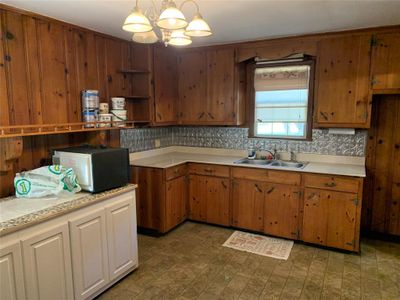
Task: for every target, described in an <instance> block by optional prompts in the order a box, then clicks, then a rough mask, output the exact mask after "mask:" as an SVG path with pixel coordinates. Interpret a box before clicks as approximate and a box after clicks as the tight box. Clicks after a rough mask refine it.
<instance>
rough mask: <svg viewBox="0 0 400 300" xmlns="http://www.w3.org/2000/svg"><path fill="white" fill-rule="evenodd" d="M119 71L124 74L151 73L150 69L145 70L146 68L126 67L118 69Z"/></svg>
mask: <svg viewBox="0 0 400 300" xmlns="http://www.w3.org/2000/svg"><path fill="white" fill-rule="evenodd" d="M118 73H123V74H149V73H150V70H144V69H124V70H118Z"/></svg>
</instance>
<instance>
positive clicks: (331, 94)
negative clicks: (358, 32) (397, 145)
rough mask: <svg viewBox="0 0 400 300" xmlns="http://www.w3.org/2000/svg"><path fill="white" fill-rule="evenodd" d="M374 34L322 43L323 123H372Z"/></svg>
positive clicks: (319, 120)
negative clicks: (371, 78) (371, 44)
mask: <svg viewBox="0 0 400 300" xmlns="http://www.w3.org/2000/svg"><path fill="white" fill-rule="evenodd" d="M369 52H370V37H369V36H349V37H342V38H337V37H335V38H326V39H322V40H321V41H320V43H319V49H318V61H317V68H318V69H317V73H318V77H317V78H318V81H317V84H318V89H317V93H316V101H317V109H316V120H317V123H318V126H319V127H335V126H336V127H346V126H350V127H359V128H365V127H369V120H370V111H371V103H370V100H369V89H370V86H369V83H370V81H369V70H370V54H369Z"/></svg>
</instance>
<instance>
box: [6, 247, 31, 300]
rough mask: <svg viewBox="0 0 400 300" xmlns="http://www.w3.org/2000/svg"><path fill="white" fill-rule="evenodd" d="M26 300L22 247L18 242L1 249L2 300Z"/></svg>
mask: <svg viewBox="0 0 400 300" xmlns="http://www.w3.org/2000/svg"><path fill="white" fill-rule="evenodd" d="M2 246H3V245H2ZM25 298H26V297H25V284H24V271H23V263H22V253H21V245H20V243H19V242H17V243H14V244H12V245H9V246H5V247H3V248H1V249H0V299H10V300H18V299H25Z"/></svg>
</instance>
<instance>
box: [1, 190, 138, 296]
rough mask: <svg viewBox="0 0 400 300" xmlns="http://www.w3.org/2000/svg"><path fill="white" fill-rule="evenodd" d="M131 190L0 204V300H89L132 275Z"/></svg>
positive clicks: (133, 225)
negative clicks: (129, 274) (0, 287)
mask: <svg viewBox="0 0 400 300" xmlns="http://www.w3.org/2000/svg"><path fill="white" fill-rule="evenodd" d="M136 188H137V186H136V185H134V184H128V185H126V186H124V187H120V188H116V189H112V190H109V191H106V192H103V193H98V194H89V193H84V192H83V193H77V194H75V195H72V196H69V197H64V198H61V197H59V198H57V197H53V198H51V197H47V198H42V199H39V198H38V199H17V198H15V197H8V198H3V199H1V200H0V215H1V218H0V220H1V222H0V233H1V235H0V269H1V270H0V271H1V274H2V276H1V286H2V289H1V294H0V298H1V299H92V298H94V297H95V296H97V295H98V294H100V293H101V292H102V291H104V290H105V289H107V288H108V287H110V286H111V285H113V284H114V283H115V282H116V281H118V280H120V279H121V278H123V277H124V276H126V275H127V274H128V273H130V272H131V271H133V270H134V269H136V268H137V267H138V255H137V232H136V195H135V190H136ZM24 200H25V201H26V202H25V203H24ZM35 200H36V203H35Z"/></svg>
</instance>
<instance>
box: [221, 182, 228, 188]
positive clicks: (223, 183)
mask: <svg viewBox="0 0 400 300" xmlns="http://www.w3.org/2000/svg"><path fill="white" fill-rule="evenodd" d="M221 184H222V186H223V187H224V189H226V188H227V186H226V184H225V182H223V181H221Z"/></svg>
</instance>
